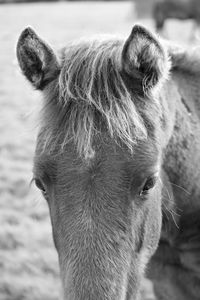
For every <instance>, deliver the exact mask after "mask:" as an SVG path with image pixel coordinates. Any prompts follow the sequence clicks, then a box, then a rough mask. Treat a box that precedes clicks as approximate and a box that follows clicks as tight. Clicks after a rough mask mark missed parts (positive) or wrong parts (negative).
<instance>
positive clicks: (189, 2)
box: [153, 0, 200, 32]
mask: <svg viewBox="0 0 200 300" xmlns="http://www.w3.org/2000/svg"><path fill="white" fill-rule="evenodd" d="M153 18H154V20H155V25H156V30H157V31H158V32H161V31H162V30H163V28H164V24H165V21H166V20H167V19H171V18H174V19H179V20H188V19H191V20H194V22H195V29H197V28H198V27H199V25H200V5H199V0H178V1H176V0H164V1H157V2H156V3H155V4H154V6H153Z"/></svg>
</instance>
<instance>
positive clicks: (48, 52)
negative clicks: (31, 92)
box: [17, 28, 60, 90]
mask: <svg viewBox="0 0 200 300" xmlns="http://www.w3.org/2000/svg"><path fill="white" fill-rule="evenodd" d="M17 58H18V62H19V65H20V68H21V70H22V72H23V73H24V75H25V76H26V78H27V79H28V80H29V81H30V82H31V83H32V84H33V86H34V87H35V88H36V89H39V90H43V89H44V87H45V86H46V85H47V84H48V83H49V82H51V81H52V80H53V79H55V78H56V77H57V76H58V74H59V72H60V67H59V63H58V61H57V58H56V56H55V54H54V53H53V50H52V49H51V48H50V47H49V46H48V45H47V44H46V43H45V42H44V41H43V40H41V39H40V38H39V37H38V36H37V34H36V33H35V32H34V31H33V29H31V28H26V29H25V30H24V31H23V32H22V33H21V35H20V37H19V40H18V43H17Z"/></svg>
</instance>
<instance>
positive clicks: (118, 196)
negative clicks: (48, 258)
mask: <svg viewBox="0 0 200 300" xmlns="http://www.w3.org/2000/svg"><path fill="white" fill-rule="evenodd" d="M34 175H35V177H36V178H37V180H38V179H39V180H40V182H42V185H41V184H40V183H39V184H40V185H39V188H40V189H44V190H45V192H44V196H45V198H46V199H47V202H48V205H49V209H50V215H51V221H52V227H53V237H54V242H55V246H56V249H57V251H58V254H59V261H60V268H61V275H62V280H63V286H64V293H65V298H64V299H120V300H121V299H123V300H124V299H129V297H132V299H137V295H138V291H139V285H140V281H141V278H142V275H143V272H144V268H145V265H146V263H147V262H148V260H149V258H150V257H151V255H152V254H153V253H154V251H155V249H156V247H157V243H158V239H159V235H160V225H161V203H160V182H159V161H158V152H157V150H156V149H155V147H154V146H153V145H152V144H151V143H141V145H138V146H137V147H136V148H135V152H134V155H133V156H131V155H130V154H128V152H127V150H126V149H122V148H121V147H119V146H116V145H113V144H112V143H111V142H110V143H109V142H108V141H107V142H106V144H104V142H101V143H100V141H99V143H98V150H97V151H96V152H95V156H94V158H92V159H90V162H85V161H83V160H82V159H80V157H78V156H77V154H76V152H75V151H74V147H73V145H68V146H67V147H66V150H65V153H64V154H62V155H60V156H58V157H56V158H54V159H52V157H51V156H50V157H49V156H48V155H46V153H43V154H41V152H40V149H38V152H36V157H35V167H34ZM36 184H38V182H37V181H36Z"/></svg>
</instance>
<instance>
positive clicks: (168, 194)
mask: <svg viewBox="0 0 200 300" xmlns="http://www.w3.org/2000/svg"><path fill="white" fill-rule="evenodd" d="M159 181H160V183H161V186H162V187H163V188H165V189H166V192H167V196H168V198H169V200H170V202H171V203H173V204H174V202H173V200H172V198H171V196H170V193H169V191H168V189H167V187H166V186H165V185H164V184H163V182H162V180H161V178H159ZM163 205H164V207H165V208H166V210H167V211H168V212H169V213H170V214H171V216H172V219H173V221H174V224H175V225H176V227H177V228H179V226H178V224H177V222H176V219H175V217H174V215H176V216H180V215H179V214H178V213H177V212H175V211H174V210H173V209H172V208H168V207H167V206H166V205H165V204H164V203H163Z"/></svg>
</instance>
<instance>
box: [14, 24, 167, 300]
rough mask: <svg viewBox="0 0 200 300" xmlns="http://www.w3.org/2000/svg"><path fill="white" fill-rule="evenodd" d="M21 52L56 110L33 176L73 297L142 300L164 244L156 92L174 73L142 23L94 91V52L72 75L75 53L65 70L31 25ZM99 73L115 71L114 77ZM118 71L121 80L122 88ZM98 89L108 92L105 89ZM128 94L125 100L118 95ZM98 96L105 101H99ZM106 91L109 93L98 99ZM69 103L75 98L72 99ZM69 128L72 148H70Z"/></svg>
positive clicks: (50, 113) (48, 118) (49, 114)
mask: <svg viewBox="0 0 200 300" xmlns="http://www.w3.org/2000/svg"><path fill="white" fill-rule="evenodd" d="M115 47H116V44H115ZM91 48H92V49H93V48H94V45H93V47H90V49H91ZM103 48H104V49H105V45H104V46H103ZM112 48H113V46H112ZM111 50H112V51H111V52H110V53H112V54H113V53H114V50H113V49H111ZM98 51H99V48H98ZM17 53H18V59H19V63H20V66H21V68H22V70H23V72H24V74H25V75H26V77H27V78H28V79H29V80H30V81H31V82H32V84H33V85H34V86H35V87H36V88H38V89H41V90H43V92H44V98H45V99H46V104H45V109H46V110H47V111H46V112H45V114H44V123H43V125H42V126H41V130H40V133H39V136H38V143H37V148H36V155H35V161H34V177H35V182H36V185H37V186H38V187H39V188H40V189H41V190H42V192H43V195H44V197H45V198H46V200H47V202H48V205H49V210H50V216H51V222H52V228H53V237H54V242H55V246H56V249H57V251H58V255H59V262H60V269H61V276H62V281H63V287H64V298H65V299H66V300H68V299H70V300H83V299H88V300H90V299H92V300H93V299H98V300H103V299H109V300H114V299H115V300H125V299H135V300H136V299H138V293H139V288H140V282H141V278H142V275H143V272H144V268H145V265H146V263H147V262H148V260H149V258H150V257H151V255H152V254H153V253H154V251H155V249H156V247H157V244H158V240H159V236H160V227H161V202H160V189H161V187H160V183H159V171H160V163H161V162H160V156H161V149H160V147H159V138H158V136H157V127H158V125H159V124H158V123H156V120H158V119H157V117H158V116H156V115H155V105H154V104H155V103H154V102H153V100H152V99H150V97H149V96H148V95H151V93H152V89H153V88H154V87H155V86H156V85H157V83H159V82H160V80H161V79H162V78H163V77H164V76H165V72H164V71H163V70H165V69H168V67H167V61H166V59H165V54H164V52H163V49H162V47H161V46H160V45H159V43H158V42H157V41H156V40H155V39H154V37H153V36H152V35H151V34H150V33H148V32H147V31H146V30H145V29H144V28H141V27H139V26H135V27H134V28H133V31H132V33H131V35H130V37H129V39H128V40H127V41H126V42H125V44H124V45H123V47H121V48H120V51H117V54H119V53H121V56H120V59H119V55H117V54H116V53H115V54H116V57H118V59H119V60H118V64H116V69H115V64H112V63H111V57H110V56H109V58H108V59H107V63H108V62H109V68H108V64H107V65H106V66H105V61H106V58H105V55H104V56H103V60H99V63H98V68H97V69H98V73H95V74H92V75H93V76H92V77H93V78H94V81H93V83H91V82H90V84H89V85H87V84H86V83H88V80H89V78H90V77H91V73H90V72H89V70H88V69H89V68H88V69H81V68H82V67H83V68H86V67H87V66H89V65H90V62H91V61H90V60H91V57H93V58H94V52H92V53H90V55H88V56H87V57H86V56H85V57H84V63H83V64H82V66H81V64H80V65H78V67H77V68H78V69H76V70H75V72H74V73H75V74H76V76H75V77H73V76H71V74H70V70H71V71H72V69H73V66H74V65H76V61H73V57H74V56H73V55H72V56H71V59H68V61H71V60H72V61H73V63H72V64H71V65H70V68H69V66H68V67H67V68H66V63H63V64H61V65H59V63H58V60H57V58H56V56H55V55H54V54H53V52H52V50H51V49H50V48H49V47H48V46H47V45H46V44H45V43H44V42H43V41H41V40H40V39H39V38H38V37H37V36H36V35H35V33H34V32H33V31H32V30H30V29H28V30H26V31H25V32H24V33H22V35H21V37H20V40H19V42H18V48H17ZM75 53H76V55H77V53H78V52H77V51H75ZM84 53H88V50H87V51H86V52H84ZM66 55H67V54H66ZM68 55H69V52H68ZM82 55H83V53H82ZM82 55H81V58H82V59H83V56H82ZM88 57H89V58H88ZM99 57H100V55H99V54H98V55H97V56H95V59H93V61H92V65H93V67H94V68H95V66H96V65H95V64H96V63H97V61H98V59H99ZM86 58H88V59H89V60H88V61H87V60H86ZM115 63H116V61H115ZM85 66H86V67H85ZM100 69H101V70H105V69H106V74H107V75H106V76H105V72H104V73H101V71H100ZM109 70H112V73H109ZM90 71H91V70H90ZM63 74H64V75H63ZM66 74H67V76H66ZM83 74H84V76H85V77H84V76H83ZM88 74H89V75H88ZM119 74H120V78H121V81H119V82H117V85H116V87H115V86H114V82H115V80H117V79H118V80H119V76H118V75H119ZM87 75H88V78H87ZM94 75H95V76H94ZM111 75H112V76H111ZM63 76H64V78H65V80H63ZM70 78H71V79H70ZM73 78H75V79H76V81H75V82H73V80H72V79H73ZM103 78H105V81H104V82H103V83H102V82H101V81H102V80H103ZM84 79H86V80H85V86H84V89H83V82H84ZM98 79H99V81H98ZM70 80H71V81H70ZM100 80H101V81H100ZM64 83H65V85H64ZM72 83H74V84H72ZM101 84H102V86H101ZM63 85H64V91H67V99H66V98H65V99H63V98H61V99H60V100H59V101H60V102H59V101H58V99H57V98H58V97H59V95H63V90H62V87H63ZM99 85H100V86H101V87H104V89H103V88H102V89H98V87H99ZM119 86H120V87H121V90H120V91H119V89H117V87H119ZM79 87H80V88H79ZM85 87H86V88H87V99H84V97H85V94H84V93H82V92H83V90H84V91H85V90H86V88H85ZM89 88H90V93H89ZM93 88H94V89H95V90H93ZM102 90H104V91H106V92H108V91H109V93H108V94H110V98H108V97H106V95H107V94H105V93H103V94H102ZM95 91H98V93H97V94H95ZM120 92H121V99H118V98H119V97H118V96H119V94H120ZM52 93H53V97H52V96H51V97H50V94H52ZM124 94H125V95H126V97H124ZM135 94H138V95H139V96H138V99H137V101H136V102H137V105H138V106H137V105H136V106H135V105H133V99H132V97H133V95H135ZM92 95H96V96H95V99H93V98H92ZM100 95H101V96H102V95H103V96H104V97H99V98H98V96H100ZM116 95H117V96H116ZM65 96H66V95H65ZM114 97H115V102H113V103H112V105H110V106H109V109H108V105H109V104H110V102H109V103H108V101H111V100H109V99H111V98H112V99H113V98H114ZM50 98H51V100H50ZM70 98H73V99H72V101H71V102H70ZM75 98H76V99H75ZM100 98H101V99H100ZM105 98H106V101H105ZM88 99H89V102H87V103H85V102H84V101H87V100H88ZM102 99H103V100H102ZM145 99H146V100H147V101H152V102H151V105H147V107H149V110H150V111H148V112H147V113H146V117H144V115H145V113H144V109H145V101H146V100H145ZM75 100H76V101H77V100H78V103H82V102H81V101H83V100H84V101H83V106H82V104H79V105H78V106H77V102H76V101H75ZM97 100H98V101H99V102H98V101H97ZM140 100H141V102H140ZM63 101H64V103H63ZM65 101H66V102H65ZM92 101H93V102H92ZM95 101H96V102H95ZM91 102H92V103H91ZM69 103H70V104H69ZM123 103H124V104H123ZM146 110H147V109H146ZM63 111H64V112H63ZM137 111H138V112H137ZM142 111H143V114H142ZM153 111H154V120H152V122H151V120H150V116H151V113H152V112H153ZM133 114H134V118H133ZM142 115H143V116H142ZM147 115H148V117H147ZM103 116H106V118H105V119H104V118H103ZM142 118H145V120H142ZM66 119H67V120H70V123H69V122H68V121H67V125H66V127H65V126H64V125H63V120H64V123H65V122H66ZM94 119H95V122H94ZM127 120H128V122H129V123H130V127H129V124H128V123H126V121H127ZM136 120H137V122H136ZM71 122H72V123H73V125H74V126H71ZM140 122H141V123H140ZM145 122H146V124H148V126H145ZM139 123H140V125H138V124H139ZM88 124H89V125H88ZM70 126H71V127H70ZM95 126H96V127H95ZM143 126H144V127H146V129H147V132H146V134H147V135H146V137H145V138H144V136H143V138H141V139H140V138H139V133H138V136H137V130H136V128H137V127H138V128H139V129H138V132H140V133H141V131H142V127H143ZM50 127H52V131H49V128H50ZM147 127H148V128H147ZM94 128H95V130H94V131H92V130H93V129H94ZM61 129H62V130H61ZM56 131H57V133H58V134H57V135H56ZM67 131H68V132H69V136H68V139H67V142H63V140H64V141H65V136H66V135H67ZM144 131H145V130H144ZM50 133H51V134H50ZM132 133H133V134H132ZM49 134H50V135H51V136H53V137H54V138H53V140H51V141H52V143H53V144H54V146H55V147H54V148H51V143H48V142H47V140H48V137H49ZM88 136H89V138H88ZM116 136H117V137H116ZM133 136H136V137H137V142H136V140H133ZM126 139H127V141H126ZM91 140H92V142H91ZM53 141H54V142H53ZM130 141H131V143H130ZM90 142H91V143H90ZM130 144H131V145H132V146H133V148H132V151H130ZM61 145H62V147H61V148H62V149H61V150H62V151H60V146H61ZM88 149H90V151H89V150H88ZM87 150H88V151H87ZM81 154H83V155H81Z"/></svg>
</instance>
